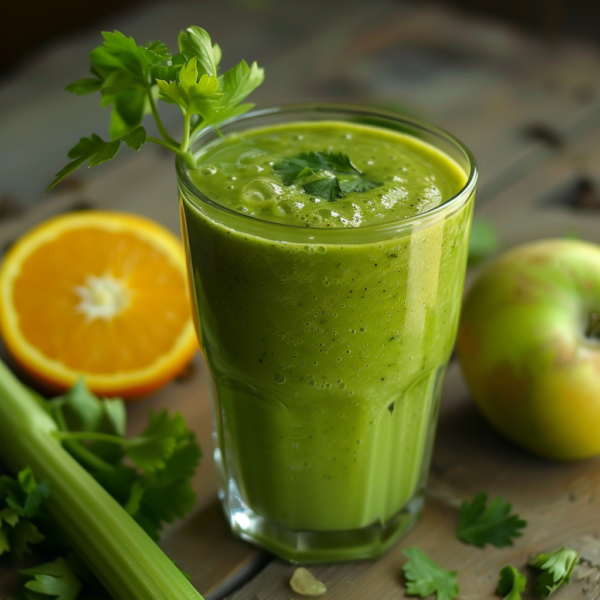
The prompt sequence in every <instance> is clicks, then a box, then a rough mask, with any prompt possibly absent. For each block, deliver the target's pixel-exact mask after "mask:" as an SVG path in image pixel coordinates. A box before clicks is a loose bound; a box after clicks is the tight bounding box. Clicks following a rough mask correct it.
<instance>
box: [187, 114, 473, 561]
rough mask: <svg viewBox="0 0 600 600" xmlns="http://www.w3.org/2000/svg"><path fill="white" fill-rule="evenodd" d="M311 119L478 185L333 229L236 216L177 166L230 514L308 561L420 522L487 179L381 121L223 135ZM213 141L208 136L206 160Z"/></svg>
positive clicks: (384, 542)
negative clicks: (394, 216)
mask: <svg viewBox="0 0 600 600" xmlns="http://www.w3.org/2000/svg"><path fill="white" fill-rule="evenodd" d="M315 120H328V121H346V122H349V123H353V124H354V123H361V124H363V125H368V126H371V127H375V128H383V129H386V130H391V131H395V132H398V133H400V134H403V135H408V136H414V137H417V138H419V139H420V140H422V141H424V142H426V143H428V144H430V145H432V146H434V147H435V148H436V149H438V150H439V151H441V152H443V153H445V154H446V155H447V156H448V157H450V158H451V159H453V160H454V161H455V162H456V163H457V164H458V165H459V166H460V168H461V169H463V170H464V172H465V174H466V178H467V183H466V184H465V186H464V188H463V189H462V190H461V191H460V192H459V193H458V194H457V195H456V196H454V197H453V198H451V199H450V200H448V201H446V202H445V203H444V204H442V205H441V206H439V207H437V208H434V209H432V210H430V211H428V212H426V213H424V214H420V215H418V216H415V217H412V218H409V219H406V220H404V221H403V222H398V223H388V224H383V225H373V226H366V227H360V228H347V229H333V230H332V229H322V228H313V227H295V226H289V225H282V224H276V223H272V222H265V221H262V220H259V219H256V218H253V217H250V216H246V215H244V214H241V213H239V212H236V211H232V210H229V209H227V208H224V207H223V206H220V205H219V204H218V203H216V202H215V201H213V200H212V199H211V198H208V197H206V196H205V195H204V194H203V193H202V192H201V191H200V190H199V189H197V187H195V185H194V184H193V182H192V180H191V179H190V177H189V173H188V168H187V167H186V165H185V164H184V163H183V161H181V160H178V161H177V175H178V183H179V189H180V195H181V211H182V229H183V236H184V243H185V247H186V251H187V254H188V264H189V273H190V282H191V293H192V297H193V303H194V306H195V317H196V326H197V330H198V336H199V338H200V340H201V344H202V348H203V353H204V356H205V358H206V361H207V363H208V366H209V369H210V372H211V374H212V380H213V394H212V403H213V416H214V445H215V450H214V458H215V462H216V464H217V467H218V469H219V471H220V475H221V477H222V490H221V493H220V497H221V500H222V503H223V507H224V510H225V515H226V517H227V519H228V520H229V523H230V525H231V528H232V530H233V531H234V532H235V533H236V534H237V535H239V536H241V537H242V538H244V539H246V540H248V541H251V542H253V543H255V544H257V545H259V546H262V547H263V548H266V549H268V550H270V551H272V552H274V553H276V554H278V555H279V556H281V557H283V558H284V559H287V560H289V561H291V562H297V563H306V562H320V561H337V560H351V559H365V558H372V557H376V556H379V555H381V554H382V553H384V552H385V551H386V550H387V549H388V548H389V547H390V546H391V545H392V544H394V542H396V541H397V540H398V539H399V537H400V536H401V535H402V534H403V533H404V532H405V531H406V530H407V529H408V528H409V527H410V526H411V525H413V524H414V522H415V521H416V519H417V518H418V516H419V515H420V513H421V510H422V507H423V496H424V485H425V480H426V477H427V473H428V469H429V463H430V457H431V450H432V444H433V438H434V433H435V425H436V420H437V414H438V408H439V402H440V390H441V382H442V378H443V375H444V371H445V368H446V364H447V362H448V360H449V358H450V354H451V351H452V347H453V344H454V339H455V335H456V329H457V325H458V318H459V312H460V304H461V296H462V290H463V283H464V275H465V269H466V262H467V252H468V241H469V231H470V223H471V216H472V209H473V200H474V195H475V184H476V180H477V170H476V166H475V162H474V160H473V157H472V155H471V153H470V152H469V150H468V149H467V148H466V147H465V146H464V145H463V144H461V143H460V142H459V141H458V140H456V139H455V138H454V137H452V136H451V135H449V134H448V133H446V132H444V131H442V130H440V129H438V128H436V127H434V126H432V125H429V124H426V123H422V122H419V121H415V120H413V119H409V118H406V117H401V116H398V115H395V114H390V113H385V112H380V111H376V110H373V109H370V108H361V107H353V106H343V105H331V104H303V105H291V106H286V107H278V108H270V109H264V110H258V111H254V112H252V113H249V114H247V115H245V116H243V117H241V118H237V119H235V120H233V121H231V122H229V123H227V124H225V125H224V126H223V127H222V129H221V130H222V133H223V134H228V133H230V132H239V131H243V130H248V129H251V128H255V127H265V126H269V125H274V124H278V123H290V122H306V121H315ZM216 135H217V134H216V133H215V132H214V130H212V129H207V130H205V131H204V132H203V133H202V134H201V135H200V137H199V139H198V140H197V142H196V149H197V150H199V151H201V149H202V148H203V147H204V146H205V145H206V144H208V143H210V142H212V141H213V140H215V139H216ZM317 265H318V268H315V267H316V266H317ZM352 292H354V293H352Z"/></svg>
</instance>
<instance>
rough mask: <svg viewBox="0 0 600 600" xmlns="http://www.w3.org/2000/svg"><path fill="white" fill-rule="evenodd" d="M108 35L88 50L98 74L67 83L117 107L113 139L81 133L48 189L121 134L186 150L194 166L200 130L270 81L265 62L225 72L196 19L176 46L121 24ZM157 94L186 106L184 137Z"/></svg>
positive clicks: (233, 112)
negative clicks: (147, 122) (136, 34)
mask: <svg viewBox="0 0 600 600" xmlns="http://www.w3.org/2000/svg"><path fill="white" fill-rule="evenodd" d="M102 35H103V36H104V44H103V45H102V46H99V47H97V48H95V49H94V50H92V52H91V53H90V72H91V74H92V75H93V77H91V78H86V79H80V80H78V81H75V82H74V83H72V84H71V85H69V86H67V88H66V89H67V90H68V91H69V92H72V93H74V94H77V95H80V96H81V95H85V94H91V93H94V92H100V95H101V97H102V99H101V105H102V106H110V107H111V118H110V140H108V141H105V140H103V139H102V138H101V137H100V136H98V135H96V134H92V135H91V136H90V137H87V138H82V139H81V140H80V141H79V143H78V144H76V145H75V146H74V147H73V148H72V149H71V150H70V151H69V154H68V156H69V158H71V159H72V162H70V163H69V164H68V165H67V166H66V167H65V168H64V169H62V170H61V171H59V172H58V173H57V174H56V178H55V179H54V181H53V182H52V184H51V185H50V187H49V188H48V189H51V188H53V187H54V186H55V185H56V184H57V183H59V182H60V181H61V180H62V179H64V178H65V177H67V175H70V174H71V173H73V172H74V171H76V170H77V169H78V168H79V167H81V166H82V165H83V164H84V163H85V162H87V161H89V166H90V167H93V166H96V165H99V164H101V163H103V162H106V161H107V160H110V159H112V158H114V157H115V156H116V154H117V152H118V151H119V148H120V146H121V144H122V142H125V144H126V145H127V146H129V147H130V148H132V149H134V150H139V149H140V148H141V147H142V146H143V145H144V144H145V143H146V142H152V143H154V144H158V145H160V146H163V147H165V148H167V149H169V150H170V151H171V152H173V153H175V154H177V155H178V156H180V157H182V158H183V159H184V160H185V161H186V164H187V165H188V166H189V167H190V168H192V169H193V168H195V166H196V159H195V157H194V155H193V154H192V152H191V151H190V146H191V145H192V143H193V142H194V140H195V138H196V137H197V135H198V134H199V132H200V131H201V130H202V129H203V128H204V127H207V126H209V125H212V126H214V127H217V126H218V125H219V124H220V123H222V122H223V121H226V120H227V119H230V118H231V117H234V116H237V115H241V114H243V113H245V112H246V111H248V110H250V109H251V108H252V107H253V106H254V105H253V104H241V102H242V101H243V100H244V99H245V98H246V97H247V96H248V95H249V94H250V93H251V92H252V91H254V90H255V89H256V88H257V87H258V86H259V85H260V84H261V83H262V82H263V81H264V70H263V69H261V68H259V67H258V65H257V64H256V63H253V64H252V65H251V66H249V65H248V64H247V63H246V61H242V62H240V63H239V64H238V65H237V66H235V67H233V68H231V69H229V70H228V71H226V72H225V73H223V74H219V72H218V69H219V63H220V62H221V49H220V47H219V46H218V45H217V44H213V43H212V41H211V39H210V36H209V35H208V33H207V32H206V31H205V30H204V29H201V28H200V27H196V26H192V27H189V28H188V29H187V30H186V31H182V32H181V33H180V34H179V39H178V45H179V52H178V53H176V54H172V53H171V52H170V51H169V49H168V48H167V47H166V46H165V45H164V44H163V43H162V42H158V41H157V42H152V43H150V44H148V45H147V46H139V45H138V44H137V43H136V42H135V40H134V39H133V38H132V37H126V36H125V35H123V34H122V33H120V32H119V31H114V32H112V33H110V32H104V33H103V34H102ZM157 100H162V101H164V102H168V103H170V104H176V105H178V106H179V107H180V109H181V112H182V115H183V138H182V140H181V142H178V141H176V140H175V139H174V138H173V137H172V136H171V135H170V134H169V132H168V131H167V130H166V128H165V126H164V124H163V122H162V120H161V118H160V115H159V112H158V106H157ZM149 113H152V115H153V117H154V120H155V121H156V125H157V127H158V130H159V132H160V135H161V137H160V138H155V137H152V136H149V135H147V133H146V129H145V128H144V127H143V126H142V120H143V119H144V116H145V115H146V114H149Z"/></svg>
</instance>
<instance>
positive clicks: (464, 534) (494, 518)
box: [456, 492, 527, 548]
mask: <svg viewBox="0 0 600 600" xmlns="http://www.w3.org/2000/svg"><path fill="white" fill-rule="evenodd" d="M487 499H488V495H487V494H486V493H485V492H480V493H479V494H477V495H476V496H475V497H474V498H473V500H472V501H471V502H470V503H469V502H468V501H467V500H465V501H464V502H463V503H462V506H461V507H460V522H459V525H458V529H457V532H456V534H457V536H458V539H459V540H461V541H463V542H465V543H466V544H473V545H475V546H479V547H480V548H483V547H484V546H485V545H486V544H492V545H493V546H496V547H498V548H502V547H504V546H512V544H513V538H515V537H520V536H521V535H522V533H521V532H520V531H519V530H520V529H523V528H524V527H525V526H526V525H527V521H524V520H523V519H521V518H520V517H519V516H518V515H516V514H512V515H511V514H510V510H511V504H510V502H503V501H502V498H501V497H500V496H498V497H497V498H494V500H492V501H491V503H490V504H489V506H488V505H487Z"/></svg>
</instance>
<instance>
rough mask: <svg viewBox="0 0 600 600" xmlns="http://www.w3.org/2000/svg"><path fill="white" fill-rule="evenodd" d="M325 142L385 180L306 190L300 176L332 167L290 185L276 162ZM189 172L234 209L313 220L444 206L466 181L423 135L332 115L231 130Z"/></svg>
mask: <svg viewBox="0 0 600 600" xmlns="http://www.w3.org/2000/svg"><path fill="white" fill-rule="evenodd" d="M399 142H400V143H399ZM323 150H332V151H334V152H336V153H337V152H344V153H346V154H347V155H348V156H349V157H350V159H351V160H352V162H353V163H354V165H356V167H357V168H358V169H359V170H360V171H361V172H363V173H364V174H365V175H366V176H367V177H368V178H369V179H370V180H374V181H377V182H381V183H382V184H383V185H381V186H380V187H377V188H375V189H372V190H369V191H368V192H361V193H358V192H352V193H350V194H348V195H347V196H346V197H344V198H342V199H340V200H336V201H335V202H328V201H326V200H323V199H320V198H315V197H311V196H310V195H308V194H306V193H305V192H304V191H303V190H302V185H303V184H305V183H308V182H310V181H314V180H317V179H323V177H325V176H327V173H324V172H317V173H314V174H313V175H309V176H306V177H302V178H300V179H299V180H297V181H296V182H295V183H294V184H292V185H290V186H285V185H283V183H282V180H281V178H280V177H279V176H278V175H277V173H276V172H275V171H274V169H273V165H274V164H277V163H278V162H280V161H281V159H282V158H291V157H294V156H296V155H298V154H300V153H302V152H311V151H312V152H315V151H323ZM191 177H192V180H193V181H194V182H195V183H196V185H197V186H198V188H199V189H200V190H201V191H202V192H204V193H205V194H206V195H207V196H208V197H209V198H212V199H213V200H215V201H216V202H218V203H219V204H222V205H223V206H226V207H228V208H230V209H232V210H236V211H239V212H240V213H242V214H245V215H250V216H253V217H256V218H259V219H264V220H266V221H273V222H276V223H285V224H288V225H298V226H309V227H361V226H365V225H376V224H378V223H389V222H393V221H398V220H403V219H407V218H408V217H412V216H414V215H419V214H422V213H424V212H426V211H427V210H430V209H431V208H435V207H436V206H439V205H440V204H441V203H442V202H444V201H445V200H448V199H449V198H451V197H452V196H454V195H455V194H456V193H458V192H459V191H460V189H461V188H462V187H463V186H464V184H465V174H464V172H463V171H462V170H460V169H459V167H458V166H457V165H456V164H454V163H452V162H450V161H449V160H448V159H447V158H445V159H444V157H443V156H442V155H441V154H440V153H439V152H438V151H437V150H435V149H434V148H432V147H431V146H429V145H427V144H425V143H423V142H421V141H420V140H417V139H415V138H410V137H408V136H403V137H400V136H399V135H398V134H396V133H393V132H387V131H385V130H383V129H375V128H372V127H365V126H360V125H354V126H353V125H349V124H346V123H335V122H334V123H329V122H325V123H296V124H293V125H282V126H279V127H271V128H268V129H261V130H255V131H253V132H252V133H251V134H248V133H246V134H243V135H238V136H233V137H230V138H227V139H225V140H224V141H221V142H220V143H217V144H215V145H214V146H213V147H211V148H209V149H207V150H206V151H205V152H204V153H203V154H202V156H201V166H200V168H199V169H198V171H196V172H194V173H192V174H191ZM349 178H350V176H349V175H345V176H340V180H345V179H349Z"/></svg>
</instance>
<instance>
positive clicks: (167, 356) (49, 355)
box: [0, 211, 198, 399]
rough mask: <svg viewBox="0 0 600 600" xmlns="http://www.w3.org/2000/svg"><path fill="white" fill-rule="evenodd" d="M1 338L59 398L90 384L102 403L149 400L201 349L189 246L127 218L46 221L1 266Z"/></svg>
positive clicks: (92, 215) (93, 215)
mask: <svg viewBox="0 0 600 600" xmlns="http://www.w3.org/2000/svg"><path fill="white" fill-rule="evenodd" d="M0 332H1V333H2V336H3V338H4V341H5V343H6V346H7V348H8V351H9V352H10V353H11V354H12V356H13V357H14V359H15V360H16V361H17V362H18V363H19V364H20V365H21V366H22V367H23V368H24V369H25V370H26V371H27V372H28V373H30V374H31V375H32V376H33V377H34V378H35V379H36V380H38V381H39V382H40V383H42V384H44V386H45V387H46V388H49V389H50V390H52V391H62V390H65V389H67V388H69V387H71V386H72V385H73V384H74V383H75V382H76V381H77V379H78V378H80V377H84V378H85V380H86V383H87V385H88V387H89V388H90V389H91V390H92V391H94V392H95V393H96V394H99V395H104V396H121V397H123V398H128V399H130V398H136V397H140V396H143V395H146V394H148V393H150V392H152V391H153V390H155V389H157V388H159V387H160V386H162V385H163V384H165V383H166V382H167V381H169V380H170V379H172V378H173V377H174V376H176V375H177V374H178V373H179V372H181V371H182V370H183V368H184V367H185V366H186V364H187V363H188V362H189V361H190V360H191V358H192V356H193V354H194V352H195V351H196V350H197V349H198V343H197V341H196V336H195V333H194V327H193V323H192V316H191V308H190V301H189V296H188V290H187V278H186V263H185V255H184V251H183V248H182V245H181V243H180V241H179V240H178V239H177V238H176V237H175V236H174V235H173V234H172V233H170V232H169V231H167V230H166V229H164V228H163V227H162V226H160V225H158V224H156V223H154V222H152V221H149V220H148V219H145V218H142V217H139V216H134V215H130V214H125V213H116V212H101V211H86V212H81V213H71V214H67V215H63V216H59V217H56V218H53V219H51V220H49V221H46V222H45V223H43V224H42V225H40V226H38V227H36V228H35V229H33V230H31V231H30V232H28V233H27V234H25V235H24V236H23V237H21V238H20V239H19V240H18V242H17V243H16V244H15V245H14V246H13V247H12V248H11V249H10V250H9V252H8V253H7V255H6V257H5V258H4V261H3V263H2V265H1V266H0Z"/></svg>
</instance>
